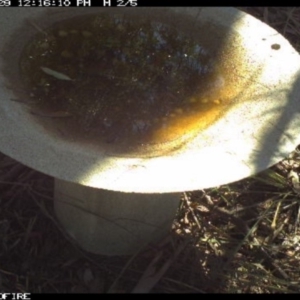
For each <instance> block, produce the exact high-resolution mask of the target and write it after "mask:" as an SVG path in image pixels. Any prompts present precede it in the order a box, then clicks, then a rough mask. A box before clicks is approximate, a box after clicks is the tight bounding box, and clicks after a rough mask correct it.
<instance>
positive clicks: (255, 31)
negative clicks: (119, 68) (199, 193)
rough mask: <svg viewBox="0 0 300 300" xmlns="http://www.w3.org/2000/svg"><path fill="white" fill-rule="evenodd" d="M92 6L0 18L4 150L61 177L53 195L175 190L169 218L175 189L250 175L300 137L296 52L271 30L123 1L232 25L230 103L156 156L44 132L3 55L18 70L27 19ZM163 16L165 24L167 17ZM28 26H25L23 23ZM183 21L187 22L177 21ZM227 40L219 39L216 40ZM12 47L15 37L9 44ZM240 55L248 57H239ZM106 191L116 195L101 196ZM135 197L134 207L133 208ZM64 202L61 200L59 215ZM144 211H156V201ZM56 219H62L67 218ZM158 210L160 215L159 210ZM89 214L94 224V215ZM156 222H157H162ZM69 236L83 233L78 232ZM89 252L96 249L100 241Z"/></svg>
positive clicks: (252, 22) (49, 18)
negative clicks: (18, 97) (19, 98)
mask: <svg viewBox="0 0 300 300" xmlns="http://www.w3.org/2000/svg"><path fill="white" fill-rule="evenodd" d="M105 9H107V8H101V9H99V12H101V13H103V12H104V10H105ZM90 12H95V9H93V10H92V11H91V10H89V9H88V8H87V9H80V10H74V9H69V8H68V9H67V10H66V9H61V10H54V9H49V8H39V9H36V8H35V9H30V8H28V9H26V10H24V9H15V10H11V11H10V12H9V13H7V12H5V13H4V11H0V18H1V20H2V23H3V24H5V26H2V27H1V28H2V29H0V43H1V45H2V46H3V51H2V55H1V58H2V60H1V62H0V63H1V65H0V67H1V70H2V72H1V73H0V82H1V83H2V85H1V87H0V120H1V122H0V141H1V142H0V149H1V152H3V153H4V154H6V155H9V156H11V157H12V158H14V159H16V160H17V161H20V162H22V163H23V164H25V165H28V166H30V167H31V168H33V169H36V170H38V171H41V172H43V173H46V174H48V175H51V176H53V177H54V178H55V179H56V191H55V193H56V196H55V197H56V198H60V199H61V198H62V194H65V195H67V194H68V195H69V197H71V195H72V197H73V196H74V193H75V195H76V193H77V194H80V193H82V196H81V197H82V198H81V200H82V199H83V198H84V197H87V195H88V194H92V192H91V191H92V190H93V191H94V193H96V194H97V192H95V191H102V190H101V189H103V190H107V191H111V192H110V193H111V194H110V195H113V196H112V198H114V197H115V195H120V196H116V197H117V198H118V200H116V201H122V200H121V199H123V200H124V201H125V202H128V201H129V199H131V197H132V194H131V193H137V194H138V195H139V199H140V200H139V201H142V200H143V197H142V194H145V195H144V196H147V195H146V194H148V196H147V197H150V196H151V195H153V196H154V198H155V197H156V199H158V198H159V197H162V198H160V199H159V200H158V201H157V206H158V207H159V206H160V205H161V204H160V203H161V202H164V201H166V202H167V198H168V197H169V198H170V197H171V198H172V199H174V201H170V203H171V202H172V203H173V204H170V207H171V209H170V211H171V213H170V214H169V215H168V216H166V218H167V219H169V218H170V217H171V216H172V215H174V214H175V211H176V207H177V205H178V201H179V194H176V193H179V192H182V191H191V190H199V189H202V188H209V187H213V186H217V185H221V184H226V183H229V182H233V181H237V180H239V179H242V178H245V177H248V176H251V175H253V174H255V173H257V172H259V171H262V170H264V169H266V168H268V167H270V166H271V165H273V164H274V163H276V162H278V161H280V160H281V159H283V158H284V157H285V156H287V155H288V154H289V153H290V152H291V151H292V150H293V149H294V148H295V146H296V145H297V144H299V143H300V136H299V135H298V134H297V128H299V125H300V124H299V123H300V118H297V115H298V113H299V112H300V108H299V105H297V104H298V95H299V89H300V86H299V84H298V72H299V66H300V59H299V55H298V53H297V52H296V51H295V50H294V49H293V47H292V46H291V45H290V44H289V42H288V41H287V40H286V39H285V38H284V37H282V36H281V35H280V34H279V33H278V32H276V31H275V30H274V29H272V28H270V27H269V26H268V25H266V24H264V23H262V22H261V21H259V20H257V19H255V18H254V17H252V16H250V15H248V14H245V13H243V12H241V11H239V10H237V9H234V8H196V7H193V8H188V7H187V8H175V7H170V8H147V9H143V8H139V9H138V10H131V9H122V13H123V12H124V13H125V14H127V13H128V14H129V13H130V14H132V16H134V15H135V14H138V15H141V14H145V15H146V14H147V15H151V14H152V15H153V16H154V15H158V16H160V17H161V16H164V15H165V16H168V17H170V16H174V19H176V20H180V18H182V19H186V18H190V19H191V20H193V22H195V24H198V23H199V24H207V23H209V24H212V25H213V26H222V28H226V36H224V39H226V41H227V40H228V41H229V43H230V45H229V47H227V48H226V49H227V50H224V51H225V52H226V53H225V56H224V57H225V58H227V62H226V64H227V70H228V72H229V71H230V72H232V74H233V75H232V78H233V79H236V86H235V92H233V93H232V94H231V97H233V98H234V101H233V102H231V104H230V106H228V108H226V111H225V112H224V113H223V114H222V117H220V118H218V119H217V120H216V121H214V122H213V123H212V124H211V125H210V126H207V127H206V128H200V129H199V130H198V131H197V133H196V134H195V135H193V137H192V138H191V139H189V140H188V142H184V143H183V145H182V146H180V147H178V148H176V149H172V151H166V152H165V153H163V154H161V155H159V156H155V155H153V156H152V155H150V156H148V157H147V156H143V157H139V156H138V155H135V154H131V155H115V154H110V153H107V151H104V150H103V151H102V150H101V149H94V148H91V147H88V148H87V147H86V146H85V145H81V144H79V143H76V142H75V143H74V142H72V141H66V140H63V139H61V138H57V136H53V135H50V134H48V133H47V131H45V129H44V128H43V126H41V125H40V124H38V122H36V121H34V120H35V119H34V118H33V117H32V115H30V114H29V113H28V110H27V109H26V107H24V105H23V104H21V103H17V102H15V101H10V99H12V98H14V97H15V96H14V91H13V90H11V89H9V88H7V86H6V85H5V84H4V83H6V82H7V74H6V73H5V72H4V71H7V70H8V67H7V62H6V61H5V59H6V57H8V56H9V59H8V61H9V62H10V63H12V65H9V69H10V70H9V72H10V73H12V74H14V75H15V76H16V77H17V75H18V74H17V73H18V57H19V56H20V51H21V50H22V49H23V47H24V44H25V43H26V42H27V41H28V38H29V37H30V35H31V33H30V30H28V31H25V29H26V26H25V25H24V24H26V22H28V20H30V19H34V20H35V19H36V20H38V19H40V18H41V17H43V18H44V21H45V22H44V26H47V24H48V23H47V22H49V24H51V23H53V22H56V21H57V20H61V19H65V18H69V17H71V16H73V15H76V14H83V13H90ZM166 19H168V18H166ZM161 21H162V22H165V19H164V18H162V19H161ZM27 25H28V24H27ZM22 26H23V27H24V29H22V30H21V29H20V27H22ZM177 26H184V24H183V23H182V22H181V23H180V22H179V23H177ZM4 28H5V29H4ZM194 31H195V32H194V33H193V34H195V36H197V34H201V32H200V27H197V26H196V27H195V28H194ZM22 32H23V34H22V36H20V33H22ZM18 37H19V38H18ZM221 44H222V43H221V41H220V47H222V46H221ZM7 45H10V48H9V51H7V49H8V48H7ZM241 57H243V58H244V59H243V61H242V62H241V61H240V58H241ZM3 70H4V71H3ZM297 119H298V120H297ZM25 124H26V125H25ZM81 188H82V189H83V190H84V192H83V190H81ZM92 188H95V189H92ZM78 189H79V190H78ZM74 191H77V192H74ZM114 192H121V193H119V194H118V193H114ZM124 192H125V193H128V194H124ZM58 193H60V196H58ZM174 193H175V194H174ZM158 194H162V195H160V196H159V195H158ZM125 195H126V196H125ZM89 197H90V200H89V201H88V202H89V203H95V202H97V200H95V199H96V198H97V197H99V195H98V196H95V195H94V194H93V196H89ZM103 197H104V198H106V199H110V198H111V197H110V196H107V195H106V196H103V194H102V198H103ZM150 198H151V197H150ZM150 198H149V199H150ZM86 199H87V198H86ZM152 199H153V198H152ZM165 199H166V200H165ZM109 201H111V200H108V202H109ZM149 201H152V202H153V200H149ZM79 202H80V201H79ZM83 202H84V201H81V202H80V203H79V204H78V203H77V204H76V205H79V206H81V205H83V206H84V207H86V205H88V204H87V203H85V202H84V203H83ZM116 203H120V202H116ZM145 203H146V200H145ZM153 203H154V202H153ZM174 203H175V204H174ZM56 205H58V204H57V203H56ZM59 205H60V204H59ZM59 205H58V206H59ZM89 205H90V204H89ZM139 205H140V204H137V205H136V206H134V208H133V206H132V209H131V212H130V213H132V210H137V207H138V206H139ZM58 206H57V207H58ZM116 206H118V205H116ZM64 209H65V208H64ZM64 209H62V208H61V207H60V208H57V209H56V211H57V214H59V212H58V211H62V210H64ZM90 209H91V210H93V209H94V208H90ZM147 209H149V211H150V208H147ZM165 209H166V208H165ZM109 210H110V209H109ZM140 210H141V209H140ZM155 210H157V208H154V209H153V211H152V214H155V213H154V212H155ZM62 214H63V215H65V214H66V212H63V213H62ZM72 214H73V215H74V217H73V218H72V220H67V221H65V220H63V221H62V222H63V223H64V225H65V227H69V228H67V230H68V231H69V232H71V231H72V230H73V229H74V228H73V229H70V227H72V226H73V225H72V226H71V225H70V224H74V223H75V222H76V221H75V220H76V219H78V218H79V219H81V221H82V222H85V221H84V220H83V219H84V218H91V216H89V217H82V216H80V217H79V216H78V215H77V213H75V212H73V213H72ZM127 217H128V215H127ZM59 218H60V219H66V218H65V217H63V216H59ZM159 218H160V222H162V219H161V218H163V217H162V216H160V217H159ZM92 222H93V224H94V225H93V226H96V225H95V224H96V223H97V221H95V220H94V221H92ZM151 222H152V224H154V223H156V222H157V220H155V221H153V220H152V221H151ZM151 222H150V223H151ZM162 223H164V222H162ZM162 223H161V224H162ZM97 226H98V227H99V224H98V225H97ZM93 228H95V227H93ZM78 230H79V229H78V228H77V229H74V231H78ZM93 230H94V229H93ZM71 234H72V235H73V236H74V237H76V239H77V240H78V239H80V238H78V236H76V235H77V233H74V232H73V233H71ZM84 235H85V232H81V233H80V236H84ZM149 235H151V234H149ZM115 238H116V237H114V239H115ZM88 239H89V242H86V241H85V242H84V243H90V242H91V241H90V240H91V236H89V238H88ZM95 247H96V246H95ZM92 248H93V247H92ZM96 248H97V247H96ZM89 250H91V249H89ZM91 251H92V252H97V250H95V249H94V248H93V249H92V250H91ZM126 251H127V250H125V252H126ZM130 251H132V249H131V250H130ZM108 252H110V250H109V251H108ZM123 252H124V251H123ZM123 252H122V251H121V253H123ZM116 253H118V251H116ZM108 254H111V253H108Z"/></svg>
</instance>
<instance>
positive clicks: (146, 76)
mask: <svg viewBox="0 0 300 300" xmlns="http://www.w3.org/2000/svg"><path fill="white" fill-rule="evenodd" d="M192 24H193V23H192V22H191V28H192ZM203 30H204V31H205V30H206V31H207V30H208V31H209V32H206V34H202V35H201V34H199V37H198V38H195V35H194V34H189V32H188V31H180V30H179V29H178V28H176V27H172V26H169V25H168V24H167V23H164V22H158V21H151V20H149V19H147V18H146V19H143V18H142V17H140V18H134V19H132V18H127V17H126V16H125V15H121V14H118V15H111V14H103V13H101V14H90V15H84V16H79V17H78V16H77V17H74V18H71V19H68V20H64V21H60V22H58V23H56V24H55V25H53V26H52V27H50V28H48V29H47V28H46V29H43V30H40V31H39V32H37V34H36V35H35V36H34V37H33V38H32V39H31V40H30V41H29V42H28V43H27V45H26V46H25V47H24V49H23V51H22V55H21V58H20V62H19V67H20V72H21V77H22V80H23V82H24V86H25V87H26V91H27V94H28V97H30V98H31V100H30V103H31V104H30V112H31V113H32V115H33V116H34V118H35V120H36V121H38V122H40V123H41V124H43V126H46V127H47V128H48V129H49V130H52V132H53V133H56V134H58V135H59V136H61V137H63V138H65V139H70V140H76V141H79V140H80V141H83V142H86V143H87V144H90V145H94V146H97V145H100V146H101V147H105V149H107V150H108V151H110V152H111V153H120V154H125V153H126V154H128V153H134V154H138V155H150V154H151V153H154V152H155V151H154V149H157V148H158V146H159V149H160V152H163V150H168V151H169V150H170V149H176V148H177V147H179V146H181V145H182V143H184V142H186V141H187V140H188V139H190V138H192V137H193V135H194V134H195V133H197V132H198V131H199V130H203V129H205V128H206V127H207V126H209V125H210V124H212V123H213V122H215V121H216V120H217V119H218V118H219V117H221V116H222V114H223V113H224V112H225V111H226V110H227V109H228V107H230V104H231V103H232V102H233V99H234V97H233V95H235V93H236V90H237V86H238V84H237V82H238V80H237V78H236V74H235V72H233V69H234V68H233V67H232V61H231V62H230V63H228V54H226V51H225V52H224V53H225V54H224V59H222V58H220V56H222V55H221V54H220V53H219V52H220V49H219V47H218V43H217V42H216V41H218V39H220V38H221V36H222V30H220V28H219V29H218V30H217V29H212V27H207V28H203ZM226 55H227V57H226ZM217 56H218V59H216V57H217ZM220 61H223V62H222V63H220ZM155 153H156V152H155Z"/></svg>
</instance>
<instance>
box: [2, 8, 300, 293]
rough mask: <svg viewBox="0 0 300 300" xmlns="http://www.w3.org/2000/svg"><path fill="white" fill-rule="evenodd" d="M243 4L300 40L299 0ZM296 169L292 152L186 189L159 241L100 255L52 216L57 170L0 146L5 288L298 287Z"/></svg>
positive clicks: (210, 289)
mask: <svg viewBox="0 0 300 300" xmlns="http://www.w3.org/2000/svg"><path fill="white" fill-rule="evenodd" d="M242 9H243V10H246V11H247V12H249V13H251V14H253V15H254V16H256V17H258V18H260V19H262V20H263V21H264V22H266V23H268V24H270V25H271V26H273V27H274V28H276V29H277V30H278V31H279V32H281V33H282V34H283V35H285V36H286V37H287V38H288V39H289V40H290V42H291V43H292V44H293V45H294V46H295V47H296V48H297V49H298V50H299V49H300V44H299V41H300V39H299V36H300V26H299V22H300V8H274V7H272V8H268V7H266V8H263V7H260V8H245V7H244V8H242ZM299 171H300V157H299V155H298V154H297V152H295V153H293V154H291V156H290V157H289V158H287V159H286V160H284V161H283V162H280V163H279V164H277V165H276V166H274V167H273V168H271V169H270V170H267V171H265V172H263V173H261V174H259V175H257V176H255V177H253V178H248V179H245V180H242V181H240V182H236V183H233V184H230V185H226V186H220V187H216V188H213V189H207V190H203V191H197V192H193V193H184V194H183V195H182V202H181V207H180V209H179V212H178V216H177V218H176V220H175V221H174V224H173V232H172V235H170V236H169V237H167V238H166V239H165V240H164V241H162V243H161V244H160V245H157V247H156V249H155V250H153V248H152V249H145V251H143V252H141V253H139V254H137V255H135V256H133V257H102V256H96V255H91V254H89V253H86V252H84V251H82V250H80V249H79V248H78V247H77V246H76V245H74V243H72V241H70V240H69V239H68V238H67V237H66V236H65V234H64V233H63V231H62V230H61V228H60V226H59V224H57V222H56V221H55V218H54V215H53V210H52V191H53V180H52V179H51V177H48V176H46V175H43V174H41V173H39V172H36V171H33V170H31V169H29V168H27V167H25V166H23V165H21V164H19V163H17V162H15V161H13V160H12V159H10V158H8V157H6V156H4V155H1V156H0V203H1V206H0V207H1V209H0V235H1V240H0V262H1V263H0V291H1V292H2V291H5V292H37V293H44V292H55V293H56V292H68V293H70V292H87V293H104V292H117V293H126V292H132V291H134V292H163V293H184V292H187V293H205V292H233V293H246V292H253V293H276V292H284V293H287V292H300V268H299V266H300V220H299V219H300V197H299V192H300V188H299V178H298V173H299ZM153 269H154V270H156V271H155V273H154V275H153V276H152V277H150V279H149V277H148V279H147V278H146V276H145V275H147V274H150V273H149V272H150V271H151V270H153Z"/></svg>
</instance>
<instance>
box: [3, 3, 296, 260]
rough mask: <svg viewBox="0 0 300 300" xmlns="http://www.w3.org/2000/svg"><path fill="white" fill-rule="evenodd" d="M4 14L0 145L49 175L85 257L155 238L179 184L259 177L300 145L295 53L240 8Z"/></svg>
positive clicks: (193, 186) (171, 212)
mask: <svg viewBox="0 0 300 300" xmlns="http://www.w3.org/2000/svg"><path fill="white" fill-rule="evenodd" d="M0 20H1V25H2V26H0V45H1V49H2V50H1V59H0V64H1V65H0V67H1V72H0V83H1V85H0V150H1V152H3V153H5V154H6V155H8V156H11V157H12V158H14V159H16V160H18V161H20V162H22V163H23V164H25V165H28V166H30V167H32V168H34V169H36V170H39V171H41V172H43V173H46V174H48V175H51V176H53V177H54V178H55V190H54V199H55V201H54V204H55V211H56V214H57V217H58V219H59V220H60V222H61V223H62V225H63V226H64V227H65V229H66V230H67V232H68V233H69V234H70V235H71V236H72V237H73V238H74V239H75V240H77V242H78V243H79V244H80V245H81V246H82V247H83V248H85V249H86V250H88V251H91V252H94V253H100V254H106V255H122V254H131V253H133V252H135V251H137V250H138V248H139V247H142V246H143V245H146V244H147V243H149V242H155V241H156V240H158V239H159V238H160V237H162V236H163V235H164V234H166V232H167V231H168V230H169V229H170V224H171V222H172V220H173V218H174V216H175V213H176V209H177V207H178V203H179V200H180V194H179V193H180V192H182V191H188V190H189V191H191V190H198V189H202V188H209V187H213V186H217V185H220V184H226V183H229V182H233V181H236V180H239V179H242V178H245V177H247V176H250V175H253V174H255V173H257V172H259V171H262V170H264V169H266V168H268V167H269V166H271V165H273V164H274V163H276V162H278V161H280V160H281V159H283V158H284V157H285V156H286V155H288V154H289V153H290V152H291V151H292V150H293V149H294V148H295V146H296V145H297V144H299V143H300V135H299V134H298V128H300V118H299V113H300V105H299V104H300V103H299V82H298V81H299V78H298V73H299V66H300V59H299V55H298V53H297V52H296V51H295V50H294V49H293V48H292V47H291V45H290V44H289V43H288V42H287V41H286V40H285V39H284V38H283V37H282V36H281V35H280V34H278V33H277V32H276V31H275V30H273V29H271V28H270V27H268V26H267V25H265V24H263V23H262V22H260V21H258V20H256V19H255V18H253V17H251V16H249V15H247V14H245V13H242V12H240V11H239V10H236V9H233V8H195V7H194V8H151V9H150V8H147V9H142V8H139V9H132V8H129V9H127V8H126V9H108V8H102V9H97V10H95V9H92V10H90V9H70V8H68V9H47V8H45V9H44V8H40V9H36V8H35V9H30V8H28V9H12V10H10V11H9V12H8V11H6V10H1V11H0ZM70 20H71V21H70Z"/></svg>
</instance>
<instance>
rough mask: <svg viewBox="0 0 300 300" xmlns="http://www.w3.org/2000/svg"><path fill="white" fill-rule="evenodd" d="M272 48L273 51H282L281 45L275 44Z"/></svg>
mask: <svg viewBox="0 0 300 300" xmlns="http://www.w3.org/2000/svg"><path fill="white" fill-rule="evenodd" d="M271 48H272V49H273V50H279V49H280V45H279V44H273V45H272V46H271Z"/></svg>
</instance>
